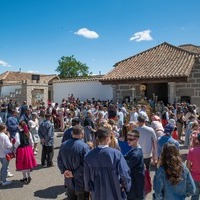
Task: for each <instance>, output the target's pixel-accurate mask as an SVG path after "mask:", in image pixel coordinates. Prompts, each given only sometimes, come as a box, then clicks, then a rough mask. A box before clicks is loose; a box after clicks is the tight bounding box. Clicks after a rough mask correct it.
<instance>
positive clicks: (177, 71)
mask: <svg viewBox="0 0 200 200" xmlns="http://www.w3.org/2000/svg"><path fill="white" fill-rule="evenodd" d="M196 56H197V55H196V54H194V53H191V52H188V51H185V50H183V49H181V48H178V47H175V46H173V45H171V44H168V43H166V42H164V43H162V44H160V45H158V46H156V47H153V48H151V49H148V50H146V51H144V52H141V53H139V54H137V55H135V56H132V57H130V58H127V59H125V60H122V61H120V62H118V63H116V64H115V65H114V67H115V68H114V69H113V70H111V71H110V72H109V73H107V74H106V75H105V76H103V77H102V79H101V80H100V81H101V82H102V83H104V82H105V83H106V82H111V81H119V82H123V81H124V80H126V81H127V80H130V81H134V80H141V81H142V80H143V81H144V80H145V82H147V81H148V79H167V78H177V77H179V78H180V77H184V78H186V77H188V76H189V75H190V72H191V70H192V67H193V65H194V62H195V57H196Z"/></svg>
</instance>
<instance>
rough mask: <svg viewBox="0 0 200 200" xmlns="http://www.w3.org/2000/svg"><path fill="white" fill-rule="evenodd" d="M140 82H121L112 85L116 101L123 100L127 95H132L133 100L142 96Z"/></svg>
mask: <svg viewBox="0 0 200 200" xmlns="http://www.w3.org/2000/svg"><path fill="white" fill-rule="evenodd" d="M139 87H140V85H139V84H119V85H112V88H113V100H114V101H115V102H116V101H117V100H118V101H119V102H122V100H124V98H125V97H130V100H131V101H133V99H134V98H136V99H138V98H141V93H140V89H139Z"/></svg>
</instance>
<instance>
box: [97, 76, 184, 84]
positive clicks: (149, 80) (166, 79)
mask: <svg viewBox="0 0 200 200" xmlns="http://www.w3.org/2000/svg"><path fill="white" fill-rule="evenodd" d="M187 78H188V76H180V77H164V78H163V77H160V78H131V79H104V80H103V79H101V80H99V81H100V82H101V83H102V84H103V85H110V84H112V85H117V84H137V83H138V84H141V83H168V82H187Z"/></svg>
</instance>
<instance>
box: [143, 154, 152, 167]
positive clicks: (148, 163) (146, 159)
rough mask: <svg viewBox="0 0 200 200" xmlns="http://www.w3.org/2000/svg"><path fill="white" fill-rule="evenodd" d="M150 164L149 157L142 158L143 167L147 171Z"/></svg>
mask: <svg viewBox="0 0 200 200" xmlns="http://www.w3.org/2000/svg"><path fill="white" fill-rule="evenodd" d="M150 163H151V157H150V158H144V165H145V167H146V169H147V170H149V168H150Z"/></svg>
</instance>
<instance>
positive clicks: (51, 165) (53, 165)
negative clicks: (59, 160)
mask: <svg viewBox="0 0 200 200" xmlns="http://www.w3.org/2000/svg"><path fill="white" fill-rule="evenodd" d="M54 166H55V165H54V164H52V165H47V167H54Z"/></svg>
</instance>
